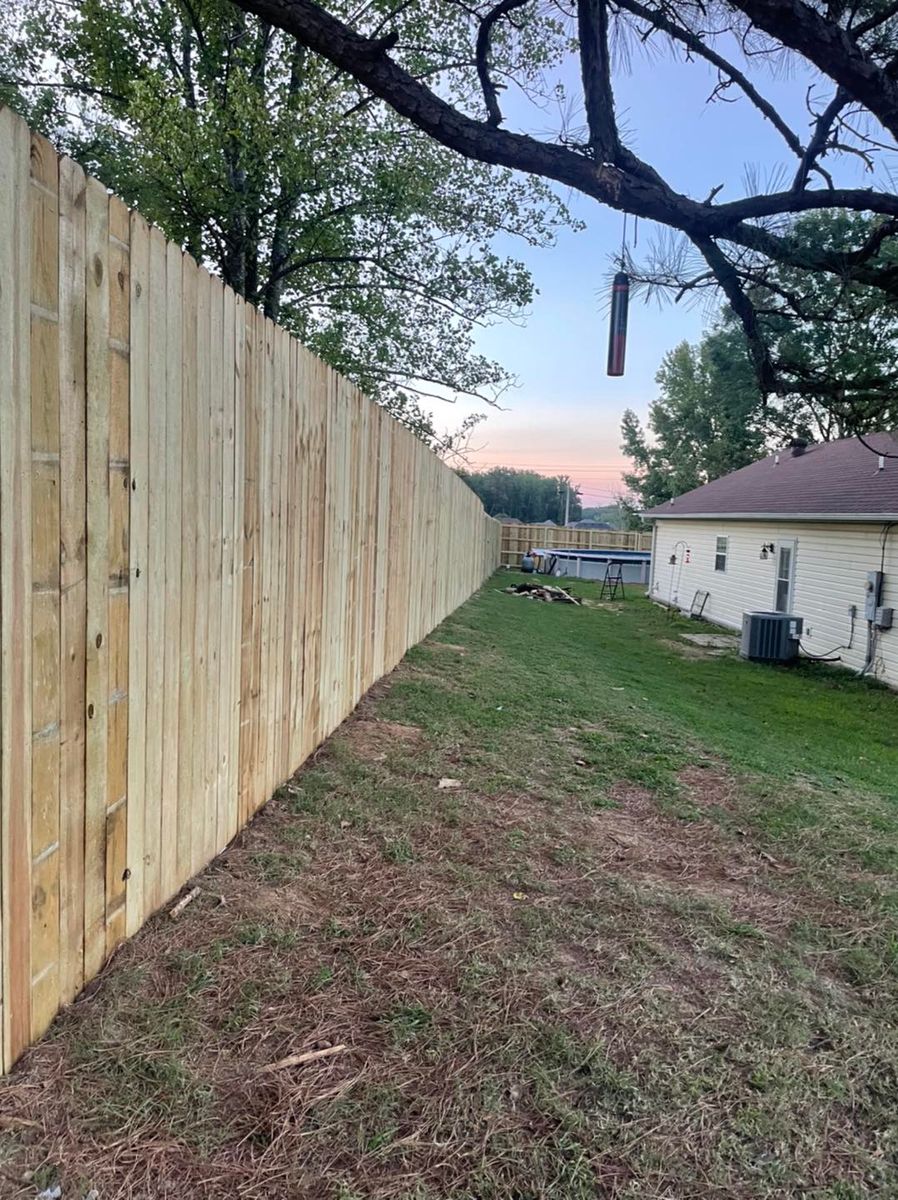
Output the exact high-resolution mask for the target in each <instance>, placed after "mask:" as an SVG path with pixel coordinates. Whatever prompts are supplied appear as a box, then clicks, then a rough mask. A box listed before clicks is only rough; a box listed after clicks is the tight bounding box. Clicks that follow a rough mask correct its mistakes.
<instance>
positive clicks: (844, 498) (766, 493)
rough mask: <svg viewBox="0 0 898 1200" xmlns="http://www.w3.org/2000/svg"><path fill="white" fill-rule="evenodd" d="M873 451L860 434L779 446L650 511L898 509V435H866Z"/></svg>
mask: <svg viewBox="0 0 898 1200" xmlns="http://www.w3.org/2000/svg"><path fill="white" fill-rule="evenodd" d="M864 441H865V442H867V443H868V444H869V445H870V446H872V447H873V448H874V450H875V452H876V453H871V452H870V451H869V450H868V449H867V448H866V447H865V446H864V445H862V444H861V442H859V441H858V440H857V438H842V439H841V441H838V442H821V443H819V444H814V445H811V446H808V447H807V449H806V450H805V451H804V452H803V453H801V454H799V455H797V456H796V455H793V453H792V451H791V450H790V449H788V448H787V449H784V450H780V451H779V453H778V454H772V455H770V457H769V458H764V459H762V460H761V461H760V462H756V463H752V464H751V465H750V466H748V467H742V468H741V469H740V470H738V471H733V472H732V473H731V474H729V475H724V476H723V477H722V478H721V479H715V480H714V481H713V483H706V484H705V485H704V487H700V488H694V489H693V491H691V492H686V493H684V495H682V496H677V497H676V499H674V500H673V501H670V502H668V503H666V504H659V505H658V506H657V507H656V508H650V509H649V510H648V512H647V513H646V514H645V515H646V516H647V517H695V516H724V515H726V516H738V517H747V516H753V515H755V514H757V515H760V516H773V515H779V514H782V515H784V516H797V517H811V516H817V515H818V514H819V515H821V516H827V517H831V518H834V519H836V520H838V518H839V517H842V518H849V519H850V518H855V519H857V518H858V517H859V516H861V515H869V516H872V517H874V519H875V518H876V517H879V516H885V515H886V514H888V515H889V516H895V515H896V514H898V458H886V459H885V463H884V466H883V468H882V470H880V469H879V461H880V460H879V458H878V457H877V455H878V454H898V438H896V437H895V436H894V435H892V434H890V433H871V434H865V435H864Z"/></svg>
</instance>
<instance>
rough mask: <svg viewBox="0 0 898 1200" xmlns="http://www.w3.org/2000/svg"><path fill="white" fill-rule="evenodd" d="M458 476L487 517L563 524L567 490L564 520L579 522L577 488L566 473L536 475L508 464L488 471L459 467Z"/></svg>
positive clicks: (580, 510) (579, 506)
mask: <svg viewBox="0 0 898 1200" xmlns="http://www.w3.org/2000/svg"><path fill="white" fill-rule="evenodd" d="M458 474H459V476H460V477H461V478H462V479H463V480H464V481H465V483H466V484H467V485H468V487H469V488H471V490H472V491H474V492H476V493H477V495H478V496H479V497H480V499H481V500H482V502H483V507H484V508H485V509H486V511H487V512H488V513H489V514H490V516H491V517H502V516H505V517H517V519H518V520H519V521H523V523H524V524H525V525H535V524H537V523H538V522H539V521H554V522H555V523H556V524H557V525H562V524H563V523H564V512H565V498H566V495H567V493H568V491H570V506H569V510H568V520H570V521H579V520H580V516H581V514H582V511H583V508H582V505H581V503H580V490H579V488H578V487H577V486H576V485H575V484H573V483H572V482H571V480H570V478H569V477H568V476H567V475H552V476H549V475H539V474H537V473H536V471H518V470H515V469H514V468H512V467H493V468H492V470H490V471H466V470H459V472H458Z"/></svg>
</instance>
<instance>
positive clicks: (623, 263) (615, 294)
mask: <svg viewBox="0 0 898 1200" xmlns="http://www.w3.org/2000/svg"><path fill="white" fill-rule="evenodd" d="M638 229H639V227H638V225H637V226H636V237H637V238H638V236H639V234H638ZM626 267H627V214H626V213H624V229H623V234H622V236H621V243H620V270H619V271H618V272H617V274H616V275H615V276H614V282H613V283H612V285H611V325H610V327H609V329H608V374H609V375H623V373H624V364H625V362H626V359H627V316H628V313H629V308H630V276H629V275H628V274H627V270H626Z"/></svg>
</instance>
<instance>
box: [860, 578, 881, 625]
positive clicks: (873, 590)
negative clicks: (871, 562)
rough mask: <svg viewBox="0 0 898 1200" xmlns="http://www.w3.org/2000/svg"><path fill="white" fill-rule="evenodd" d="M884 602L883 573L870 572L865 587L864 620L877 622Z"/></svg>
mask: <svg viewBox="0 0 898 1200" xmlns="http://www.w3.org/2000/svg"><path fill="white" fill-rule="evenodd" d="M881 602H882V571H868V572H867V582H866V584H865V585H864V620H865V621H875V620H876V610H877V608H879V606H880V603H881Z"/></svg>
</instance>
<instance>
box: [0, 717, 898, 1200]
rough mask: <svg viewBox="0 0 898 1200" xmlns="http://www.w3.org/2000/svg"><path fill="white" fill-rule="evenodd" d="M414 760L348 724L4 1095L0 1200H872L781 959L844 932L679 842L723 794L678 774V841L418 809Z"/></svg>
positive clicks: (714, 840) (804, 986)
mask: <svg viewBox="0 0 898 1200" xmlns="http://www.w3.org/2000/svg"><path fill="white" fill-rule="evenodd" d="M423 751H424V746H423V744H422V737H421V734H420V731H418V730H415V729H414V727H410V726H398V725H392V726H389V725H387V724H386V723H385V722H383V723H382V722H378V720H377V716H376V702H374V701H369V703H368V704H367V705H366V706H364V707H363V709H362V711H361V712H360V714H359V715H358V716H357V717H356V718H354V719H351V720H350V721H349V722H348V723H347V724H346V725H345V726H344V727H343V728H342V729H341V730H340V731H338V734H337V735H336V736H335V738H334V739H333V740H332V742H331V743H330V744H329V745H328V746H327V747H325V749H324V750H323V751H322V752H319V754H318V755H317V756H316V759H315V761H314V762H313V763H312V764H310V765H309V766H308V767H307V768H306V769H305V770H304V771H303V772H301V773H300V774H299V775H298V776H297V778H296V779H295V780H294V781H293V782H292V783H290V784H288V785H287V786H286V787H285V788H283V789H282V790H281V792H280V793H279V794H278V796H277V797H276V798H275V799H274V800H273V801H272V802H271V803H270V804H269V805H268V807H267V808H266V809H265V811H264V812H263V813H261V814H260V815H259V817H257V819H256V820H255V821H254V822H253V823H252V824H251V825H250V827H249V828H248V829H246V830H245V831H244V832H243V833H242V834H241V835H240V836H239V837H238V839H237V840H236V841H235V843H234V844H233V845H232V846H231V847H229V848H228V850H227V851H226V852H225V853H224V854H223V855H222V856H221V857H220V858H219V859H218V860H216V861H215V862H214V863H213V864H212V865H211V866H210V868H208V869H207V870H206V871H205V872H204V873H203V874H202V875H201V876H200V877H199V878H198V880H197V883H198V884H199V886H200V888H201V895H200V896H199V898H197V899H196V900H195V901H194V902H193V903H192V904H191V905H190V906H189V907H188V908H187V909H186V910H185V911H184V913H183V915H182V916H181V917H180V918H179V919H178V920H177V921H172V920H170V919H169V918H168V916H167V915H164V914H163V915H160V916H158V917H157V918H155V919H154V920H153V921H151V922H150V923H149V924H148V926H147V927H146V928H145V929H144V930H143V931H142V932H141V933H140V935H138V936H137V937H136V938H135V939H134V940H133V941H132V942H131V943H130V944H129V945H127V946H125V947H124V948H123V949H122V950H121V951H120V952H119V954H118V955H116V957H115V959H114V961H113V962H112V963H111V964H110V966H109V967H108V968H107V970H106V971H105V972H104V974H103V976H102V977H101V980H100V983H99V986H98V987H96V988H95V989H92V990H91V993H90V995H89V996H87V997H85V998H84V999H82V1000H80V1001H78V1002H76V1003H75V1004H74V1005H73V1006H72V1007H71V1008H70V1009H69V1010H68V1011H67V1012H66V1013H65V1014H63V1015H62V1017H61V1018H60V1019H59V1020H58V1021H57V1022H56V1024H55V1026H54V1028H53V1030H52V1031H51V1033H50V1035H49V1036H48V1037H46V1038H45V1039H44V1040H43V1041H42V1042H41V1043H40V1044H39V1045H38V1046H37V1047H35V1048H34V1049H33V1050H32V1051H30V1052H29V1053H28V1054H27V1055H26V1056H25V1058H24V1059H23V1061H22V1062H21V1063H20V1065H19V1066H18V1067H17V1068H16V1070H15V1071H14V1073H13V1075H12V1077H11V1078H10V1079H8V1080H7V1081H5V1082H4V1083H3V1084H2V1087H0V1106H2V1107H0V1112H2V1114H3V1116H2V1119H0V1131H4V1132H0V1170H2V1179H3V1180H5V1182H4V1183H3V1185H2V1186H3V1191H2V1194H3V1195H4V1196H10V1197H14V1196H16V1197H17V1196H32V1197H33V1196H34V1195H35V1193H36V1190H37V1189H38V1187H39V1186H41V1185H43V1184H44V1183H48V1182H53V1181H55V1180H56V1179H58V1180H59V1182H60V1184H61V1186H62V1188H63V1193H62V1194H63V1197H64V1198H65V1200H68V1198H70V1197H71V1198H77V1200H81V1197H83V1196H84V1195H85V1193H86V1191H87V1189H88V1188H90V1187H93V1188H95V1189H96V1190H97V1194H98V1196H99V1200H125V1198H129V1200H169V1198H171V1200H183V1198H187V1197H190V1198H192V1200H193V1198H196V1200H199V1198H202V1200H225V1198H228V1200H231V1198H238V1197H239V1198H242V1200H294V1198H296V1200H304V1198H312V1197H332V1198H334V1200H337V1198H338V1197H339V1198H342V1200H351V1198H353V1197H362V1196H364V1197H372V1198H374V1197H376V1198H378V1200H388V1198H398V1197H406V1198H408V1200H411V1198H415V1200H424V1198H425V1197H433V1198H436V1197H453V1198H458V1200H461V1198H462V1197H465V1198H469V1200H499V1198H500V1197H501V1198H503V1200H531V1198H533V1200H535V1198H538V1197H549V1196H552V1197H554V1198H556V1200H573V1198H578V1200H586V1197H594V1196H607V1197H621V1198H623V1197H627V1198H631V1200H635V1198H637V1197H639V1198H643V1197H658V1198H660V1197H687V1198H688V1197H721V1198H723V1197H746V1198H747V1197H749V1196H756V1195H775V1194H778V1195H796V1196H797V1195H805V1194H813V1195H820V1196H823V1195H824V1194H826V1195H830V1194H832V1195H835V1194H836V1193H835V1192H833V1193H830V1192H828V1191H827V1192H824V1190H823V1189H825V1188H828V1187H829V1186H830V1185H831V1184H832V1183H833V1182H834V1181H835V1180H844V1181H845V1183H846V1187H848V1186H849V1185H850V1186H852V1187H857V1188H859V1189H862V1190H861V1191H859V1192H858V1193H857V1194H868V1193H867V1192H866V1191H863V1189H864V1188H865V1187H866V1186H867V1183H869V1182H870V1180H872V1179H873V1178H874V1173H873V1167H871V1166H870V1164H871V1163H875V1160H876V1155H877V1154H878V1153H879V1151H878V1148H877V1138H878V1133H877V1129H876V1127H875V1121H873V1120H872V1119H871V1118H870V1116H869V1114H868V1115H867V1116H864V1115H863V1114H862V1113H861V1111H860V1108H861V1107H862V1106H859V1105H857V1104H856V1103H854V1104H852V1103H848V1102H843V1100H842V1099H841V1096H842V1095H844V1094H852V1091H853V1090H854V1092H855V1093H856V1091H857V1089H858V1088H861V1087H862V1086H875V1084H870V1083H869V1079H870V1078H872V1079H873V1080H874V1081H875V1080H876V1079H878V1078H879V1076H877V1071H878V1070H880V1069H881V1070H882V1071H884V1070H885V1067H884V1066H882V1067H881V1068H880V1066H879V1063H880V1058H881V1057H882V1056H881V1055H880V1053H879V1050H878V1047H877V1034H876V1027H875V1023H874V1022H872V1021H871V1019H870V1015H869V1012H868V1011H867V1009H866V1008H865V1006H864V1003H863V1000H862V999H861V998H859V997H857V996H856V995H855V994H854V993H853V992H852V989H851V987H850V982H849V981H848V980H847V979H846V977H845V975H844V972H841V971H840V967H839V958H838V955H836V954H832V955H828V954H826V953H823V952H821V953H819V954H818V955H817V957H816V958H815V962H814V969H813V970H810V969H808V967H807V965H806V964H801V965H800V969H796V966H795V963H794V962H793V961H792V956H793V952H792V951H791V950H789V949H788V948H787V946H788V938H789V934H790V931H791V930H793V929H794V928H795V926H796V923H800V922H802V921H808V920H814V921H816V922H820V921H821V920H823V921H828V922H830V923H832V925H833V928H838V927H839V926H840V924H842V923H843V916H842V914H841V912H840V911H839V909H838V906H837V905H834V904H831V903H829V902H828V901H827V900H826V898H825V896H823V894H822V893H820V892H818V891H816V890H813V889H809V888H808V887H807V886H806V885H805V882H801V883H800V882H799V880H798V879H797V878H796V876H797V869H796V868H794V867H793V866H791V865H790V864H789V863H784V862H779V861H775V860H773V859H772V858H770V856H765V855H763V854H762V853H759V852H757V851H755V850H753V849H752V847H751V845H750V844H749V842H748V840H747V839H744V838H740V836H739V835H738V830H737V831H736V833H735V834H731V833H729V832H727V831H726V830H724V829H723V828H721V826H720V825H719V824H717V823H715V822H712V821H711V820H709V819H707V818H706V817H704V816H703V815H702V810H703V809H705V808H707V807H709V806H712V805H713V806H715V807H720V808H723V809H727V808H733V809H735V807H736V805H737V801H736V793H737V791H738V787H737V783H736V781H734V780H733V779H732V778H730V777H729V776H728V775H727V774H726V773H725V772H724V771H723V770H717V769H710V770H708V769H699V768H689V769H688V770H687V771H686V772H683V773H682V780H681V783H682V787H683V788H684V790H685V793H686V794H687V795H688V797H689V798H690V799H691V801H692V802H693V803H694V805H695V807H696V809H697V810H698V815H697V817H696V819H694V820H691V821H683V820H681V819H679V818H677V817H676V816H673V815H670V814H669V813H665V812H664V811H663V810H662V809H661V808H659V806H658V805H657V804H656V802H655V800H654V799H653V797H652V795H651V793H649V792H648V791H646V790H645V789H643V788H640V787H637V786H635V785H633V784H629V783H627V784H625V783H621V784H619V785H616V786H615V787H614V788H613V789H612V790H611V792H610V794H609V797H608V801H609V804H608V807H604V808H599V809H594V808H589V807H585V806H583V805H582V804H579V803H575V802H573V801H572V802H571V804H570V805H566V806H565V805H559V804H557V803H550V802H547V801H546V800H544V799H542V798H540V796H538V795H530V794H496V795H492V796H486V795H482V794H480V793H478V792H476V791H474V790H469V789H467V788H462V789H460V790H459V791H458V792H457V793H447V794H444V793H442V792H440V791H439V789H438V788H437V776H438V774H439V773H440V770H441V769H442V770H446V769H451V770H452V771H454V770H456V769H457V768H454V767H452V768H447V767H446V766H445V763H443V764H442V767H441V765H440V764H439V763H430V764H428V767H427V772H426V773H421V767H420V764H418V765H416V759H417V757H418V756H419V755H421V754H422V753H423ZM449 757H450V761H451V756H449ZM359 788H366V789H369V791H371V792H372V794H376V795H378V796H383V797H384V798H385V799H384V800H383V802H382V804H381V806H380V807H379V808H374V809H372V810H371V811H369V812H367V814H366V813H365V810H364V807H362V808H361V809H360V807H359V804H358V796H357V790H358V789H359ZM366 794H367V792H366ZM338 1046H344V1047H345V1049H343V1050H340V1051H339V1052H337V1053H334V1054H333V1055H331V1056H329V1057H325V1058H321V1059H319V1060H318V1061H315V1062H311V1063H309V1064H307V1065H304V1066H297V1067H294V1068H287V1069H282V1070H276V1071H268V1070H266V1069H265V1068H266V1067H268V1066H269V1065H270V1064H272V1063H274V1062H276V1061H278V1060H279V1059H282V1058H284V1057H285V1056H287V1055H290V1054H296V1053H302V1052H305V1051H315V1050H321V1049H328V1048H334V1047H338ZM851 1056H859V1057H861V1058H862V1059H863V1063H864V1065H863V1068H862V1072H861V1071H860V1069H858V1072H859V1073H858V1075H857V1077H856V1076H855V1075H854V1074H852V1072H851V1071H850V1070H849V1071H847V1073H846V1067H845V1061H846V1059H850V1058H851ZM861 1074H863V1076H864V1078H865V1079H867V1080H868V1082H867V1084H863V1083H862V1082H861V1081H860V1075H861ZM765 1081H766V1082H765ZM837 1082H838V1085H839V1086H838V1087H837V1086H836V1083H837ZM840 1088H842V1089H847V1093H846V1092H845V1091H844V1090H843V1091H841V1092H840ZM856 1099H857V1097H856V1096H855V1100H856ZM867 1107H868V1108H870V1103H868V1104H867ZM777 1180H779V1183H776V1181H777ZM771 1181H774V1182H773V1183H771ZM865 1181H866V1182H865ZM771 1188H772V1190H771ZM777 1188H778V1189H779V1190H777ZM815 1189H817V1190H815ZM844 1194H845V1195H846V1196H848V1195H852V1194H854V1193H852V1192H850V1191H846V1192H845V1193H844ZM869 1194H873V1193H872V1191H871V1192H870V1193H869ZM883 1194H885V1193H883Z"/></svg>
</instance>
